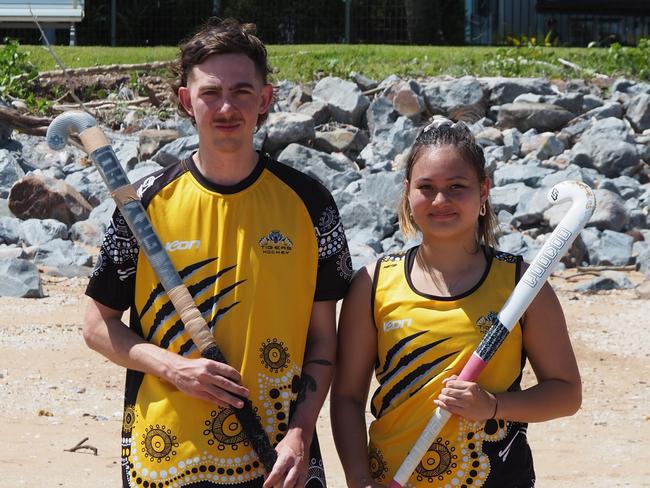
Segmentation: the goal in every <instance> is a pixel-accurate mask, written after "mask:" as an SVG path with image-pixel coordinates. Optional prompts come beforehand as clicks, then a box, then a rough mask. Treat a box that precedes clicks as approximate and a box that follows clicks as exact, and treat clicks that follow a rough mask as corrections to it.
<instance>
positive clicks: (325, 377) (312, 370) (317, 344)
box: [289, 304, 336, 441]
mask: <svg viewBox="0 0 650 488" xmlns="http://www.w3.org/2000/svg"><path fill="white" fill-rule="evenodd" d="M330 315H331V316H330ZM320 319H321V321H320V324H319V325H318V326H316V327H314V329H312V331H310V335H309V339H308V343H307V347H306V349H305V357H304V360H303V367H302V374H301V377H300V389H299V391H298V396H297V398H296V408H295V411H294V412H293V416H292V418H291V422H290V424H289V428H290V429H299V430H300V431H301V432H302V434H303V438H304V439H305V440H308V441H309V440H311V438H312V436H313V434H314V429H315V426H316V420H318V414H319V412H320V410H321V408H322V406H323V403H324V402H325V398H326V397H327V392H328V391H329V387H330V384H331V382H332V378H333V376H334V364H335V361H336V326H335V325H334V319H335V305H334V304H332V305H331V310H330V309H327V311H326V313H325V314H323V315H321V316H320ZM330 321H331V323H329V322H330Z"/></svg>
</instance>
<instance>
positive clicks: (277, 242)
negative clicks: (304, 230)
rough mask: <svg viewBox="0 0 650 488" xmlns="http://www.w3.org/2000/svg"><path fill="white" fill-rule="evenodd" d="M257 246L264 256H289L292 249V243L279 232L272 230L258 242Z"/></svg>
mask: <svg viewBox="0 0 650 488" xmlns="http://www.w3.org/2000/svg"><path fill="white" fill-rule="evenodd" d="M258 243H259V245H260V247H261V248H262V252H263V253H264V254H289V253H290V252H291V250H292V249H293V242H291V239H289V238H288V237H286V236H285V235H284V234H282V232H280V231H279V230H272V231H271V232H269V233H268V234H267V235H265V236H264V237H262V238H261V239H260V240H259V242H258Z"/></svg>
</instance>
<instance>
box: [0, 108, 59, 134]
mask: <svg viewBox="0 0 650 488" xmlns="http://www.w3.org/2000/svg"><path fill="white" fill-rule="evenodd" d="M0 121H2V122H6V123H7V125H9V127H12V128H13V129H16V130H19V131H20V132H23V133H25V134H29V135H32V136H44V135H45V133H46V132H47V127H48V126H49V125H50V122H52V119H50V118H47V117H37V116H34V115H27V114H21V113H20V112H19V111H18V110H15V109H13V108H8V107H0Z"/></svg>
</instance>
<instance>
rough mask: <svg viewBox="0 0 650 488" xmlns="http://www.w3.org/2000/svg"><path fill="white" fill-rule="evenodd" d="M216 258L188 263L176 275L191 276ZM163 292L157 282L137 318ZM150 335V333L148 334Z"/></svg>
mask: <svg viewBox="0 0 650 488" xmlns="http://www.w3.org/2000/svg"><path fill="white" fill-rule="evenodd" d="M217 259H218V258H209V259H206V260H204V261H199V262H198V263H194V264H190V265H189V266H187V267H185V268H183V269H181V270H179V272H178V275H179V276H180V277H181V279H183V280H186V279H189V278H191V276H192V275H193V274H194V273H195V272H196V271H198V270H200V269H201V268H202V267H203V266H206V265H208V264H210V263H211V262H213V261H216V260H217ZM164 294H165V290H164V288H163V286H162V285H161V284H160V283H158V285H156V288H154V290H153V291H152V292H151V294H150V295H149V298H148V299H147V301H146V302H145V304H144V306H143V307H142V310H141V311H140V313H139V318H140V319H142V317H143V316H144V314H146V313H147V311H148V310H149V309H150V308H151V306H152V305H153V304H154V303H155V301H156V300H158V299H159V298H160V297H162V296H163V295H164ZM149 336H151V334H149Z"/></svg>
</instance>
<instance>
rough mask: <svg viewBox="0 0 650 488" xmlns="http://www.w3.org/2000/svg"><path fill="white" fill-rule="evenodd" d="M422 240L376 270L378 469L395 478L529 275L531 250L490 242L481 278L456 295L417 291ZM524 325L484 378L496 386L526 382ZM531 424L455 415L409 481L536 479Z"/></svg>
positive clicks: (378, 476) (374, 429)
mask: <svg viewBox="0 0 650 488" xmlns="http://www.w3.org/2000/svg"><path fill="white" fill-rule="evenodd" d="M416 251H417V248H411V249H409V250H408V251H406V252H403V253H398V254H392V255H389V256H386V257H384V258H382V259H381V260H380V261H379V262H378V263H377V267H376V270H375V277H374V280H373V293H372V302H373V303H372V310H373V318H374V321H375V326H376V328H377V345H378V351H377V352H378V358H377V366H376V369H375V375H376V378H377V381H378V382H379V387H378V388H377V390H376V391H375V393H374V395H373V397H372V403H371V409H372V413H373V415H374V416H375V418H376V420H374V421H373V422H372V424H371V426H370V445H369V458H370V468H371V473H372V476H373V477H374V478H375V480H376V481H377V482H379V483H382V484H385V483H387V482H389V481H390V480H391V478H392V476H393V474H394V473H395V472H396V471H397V469H398V468H399V466H400V464H401V463H402V461H403V460H404V458H405V457H406V454H407V453H408V452H409V450H410V448H411V446H412V445H413V444H414V443H415V441H416V439H417V438H418V437H419V435H420V433H421V432H422V430H423V428H424V426H425V425H426V424H427V422H428V421H429V419H430V418H431V415H432V414H433V412H434V410H435V404H434V403H433V400H434V399H436V398H437V397H438V395H439V393H440V390H441V389H442V380H443V379H445V378H447V377H449V376H451V375H452V374H458V373H460V371H461V369H462V367H463V365H464V364H465V363H466V362H467V360H468V359H469V357H470V355H471V354H472V352H473V351H474V349H476V347H477V346H478V344H479V342H480V341H481V339H482V338H483V335H484V334H485V333H486V331H487V328H488V327H489V326H490V322H489V320H487V318H486V317H487V315H488V314H489V313H490V312H494V313H498V312H499V310H500V309H501V307H502V306H503V305H504V303H505V301H506V299H507V298H508V296H509V295H510V293H511V292H512V289H513V288H514V286H515V284H516V281H517V279H518V276H519V267H520V263H521V258H520V257H519V256H514V255H511V254H507V253H501V252H496V251H494V250H493V249H491V248H488V249H485V251H484V252H485V255H486V259H487V266H486V270H485V273H484V274H483V276H482V277H481V279H480V280H479V282H478V283H477V284H476V285H475V286H474V287H473V288H472V289H470V290H469V291H467V292H465V293H463V294H462V295H459V296H454V297H436V296H432V295H427V294H424V293H421V292H420V291H418V290H416V289H415V287H414V286H413V284H412V282H411V278H410V275H411V269H412V267H413V261H414V259H415V254H416ZM525 360H526V358H525V353H524V350H523V346H522V329H521V325H520V324H516V325H515V327H514V329H513V330H512V332H511V333H510V334H509V336H508V337H507V338H506V340H505V342H504V343H503V344H502V346H501V348H500V349H499V351H498V352H497V353H496V354H495V355H494V357H493V358H492V360H491V361H490V363H489V364H488V366H487V367H486V368H485V370H484V371H483V373H482V374H481V376H480V378H479V381H478V383H479V384H480V385H481V387H482V388H485V389H486V390H488V391H491V392H495V393H496V392H503V391H507V390H516V389H519V383H520V380H521V374H522V368H523V365H524V363H525ZM526 430H527V425H526V424H522V423H517V422H509V421H504V420H487V421H484V422H474V421H468V420H465V419H462V418H460V417H457V416H454V417H452V419H451V420H450V421H449V422H448V423H447V425H446V426H445V427H444V428H443V430H442V432H441V433H440V434H439V436H438V438H437V439H435V440H434V442H433V443H432V444H431V447H430V448H429V451H428V452H427V454H426V455H425V457H424V458H423V459H422V461H421V462H420V463H419V465H418V466H417V468H416V471H415V472H414V473H413V475H412V476H411V478H410V480H409V485H410V486H418V487H421V486H426V487H459V488H460V487H478V486H482V487H490V486H498V487H500V488H503V487H530V486H534V483H535V474H534V471H533V464H532V456H531V453H530V449H529V447H528V443H527V438H526Z"/></svg>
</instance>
